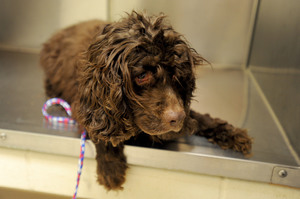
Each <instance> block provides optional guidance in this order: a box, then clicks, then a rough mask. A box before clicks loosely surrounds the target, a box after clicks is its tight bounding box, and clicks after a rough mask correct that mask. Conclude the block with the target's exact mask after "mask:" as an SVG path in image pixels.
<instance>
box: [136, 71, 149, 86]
mask: <svg viewBox="0 0 300 199" xmlns="http://www.w3.org/2000/svg"><path fill="white" fill-rule="evenodd" d="M152 79H153V76H152V73H151V72H150V71H148V72H144V73H142V74H140V75H138V76H137V77H136V78H135V82H136V83H137V84H138V85H140V86H143V85H145V84H149V83H150V82H151V80H152Z"/></svg>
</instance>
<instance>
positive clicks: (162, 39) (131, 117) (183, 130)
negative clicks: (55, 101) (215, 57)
mask: <svg viewBox="0 0 300 199" xmlns="http://www.w3.org/2000/svg"><path fill="white" fill-rule="evenodd" d="M204 61H205V60H204V59H203V58H202V57H201V56H200V55H199V54H197V52H196V51H195V50H194V49H192V48H191V47H190V46H189V44H188V43H187V41H186V40H185V39H184V38H183V36H182V35H180V34H179V33H177V32H176V31H174V30H173V28H172V26H170V25H169V24H168V23H167V22H166V21H165V16H164V15H159V16H146V15H144V14H140V13H136V12H132V13H131V14H128V16H127V17H126V18H123V19H122V20H120V21H119V22H115V23H107V22H104V21H98V20H94V21H88V22H83V23H80V24H77V25H74V26H71V27H69V28H66V29H63V30H61V31H60V32H58V33H56V34H55V35H54V36H53V37H52V38H50V40H49V41H47V42H46V43H45V44H44V46H43V49H42V51H41V58H40V62H41V65H42V67H43V68H44V71H45V76H46V78H45V88H46V94H47V96H48V97H60V98H63V99H65V100H66V101H68V102H69V103H70V104H71V107H72V109H73V113H74V114H73V117H74V119H76V120H77V122H78V123H79V125H80V127H81V128H85V129H86V130H87V131H88V134H89V137H90V138H91V140H92V141H93V142H94V143H95V146H96V150H97V156H96V160H97V163H98V166H97V174H98V181H99V183H100V184H103V185H104V186H105V187H106V188H107V189H108V190H111V189H121V188H122V184H123V183H124V181H125V171H126V169H127V164H126V157H125V155H124V153H123V149H124V142H125V141H126V140H129V139H130V138H132V137H138V136H139V135H147V136H148V138H149V139H151V140H153V141H161V140H170V139H175V138H178V137H180V136H183V135H200V136H204V137H207V138H208V140H209V141H210V142H213V143H216V144H218V145H219V146H220V147H221V148H222V149H233V150H235V151H239V152H242V153H243V154H244V155H249V154H250V151H251V144H252V141H251V138H250V137H249V136H248V135H247V132H246V130H243V129H239V128H235V127H233V126H232V125H230V124H228V123H227V122H226V121H223V120H220V119H214V118H211V117H210V116H209V115H208V114H205V115H202V114H200V113H196V112H194V111H192V110H190V102H191V99H192V96H193V95H192V93H193V91H194V89H195V75H194V68H195V67H196V66H197V65H201V64H202V63H203V62H204Z"/></svg>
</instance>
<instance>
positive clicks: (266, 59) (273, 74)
mask: <svg viewBox="0 0 300 199" xmlns="http://www.w3.org/2000/svg"><path fill="white" fill-rule="evenodd" d="M299 9H300V1H298V0H288V1H281V0H263V1H261V2H260V5H259V12H258V15H257V22H256V27H255V32H254V37H253V46H252V50H251V56H250V59H249V65H250V69H251V71H252V72H253V74H254V76H255V78H256V79H257V81H258V83H259V85H260V87H261V88H262V91H263V93H264V95H265V96H266V98H267V100H268V103H270V106H271V107H272V109H273V111H274V114H275V115H276V117H277V119H278V124H279V126H280V128H282V129H283V131H284V132H285V133H286V134H287V136H288V138H289V140H288V142H290V143H291V144H292V147H293V148H294V149H295V150H296V152H297V153H298V155H299V154H300V145H299V141H300V122H299V121H300V103H299V102H300V20H299V19H300V12H299Z"/></svg>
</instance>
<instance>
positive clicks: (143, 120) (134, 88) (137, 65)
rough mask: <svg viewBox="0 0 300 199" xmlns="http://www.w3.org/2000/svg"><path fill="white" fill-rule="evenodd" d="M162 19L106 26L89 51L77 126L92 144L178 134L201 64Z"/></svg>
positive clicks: (133, 17)
mask: <svg viewBox="0 0 300 199" xmlns="http://www.w3.org/2000/svg"><path fill="white" fill-rule="evenodd" d="M164 18H165V16H164V15H160V16H151V17H148V16H145V15H143V14H139V13H136V12H132V14H130V15H128V17H127V18H124V19H123V20H121V21H120V22H116V23H112V24H108V25H107V26H106V27H105V28H104V29H103V31H102V32H101V34H99V35H97V38H96V39H95V41H94V42H93V44H91V46H90V47H89V49H88V51H87V54H86V64H85V65H84V67H83V69H82V72H83V75H82V77H81V79H80V89H79V95H80V102H79V109H80V110H79V116H80V118H79V119H80V121H81V123H82V124H83V125H84V127H85V128H86V129H87V131H88V132H89V135H90V137H91V139H92V140H93V141H94V142H97V141H99V140H106V141H110V142H112V143H113V144H114V145H116V144H118V143H119V142H122V141H124V140H126V139H129V138H130V137H131V136H134V135H135V134H137V133H140V132H145V133H147V134H150V135H161V134H164V133H167V132H174V133H176V132H179V131H180V130H181V129H182V127H183V125H184V122H185V120H186V117H188V114H189V106H190V101H191V97H192V92H193V90H194V88H195V77H194V72H193V68H194V66H195V65H198V64H200V63H201V62H202V61H203V59H202V58H201V57H200V56H199V55H198V54H197V53H196V52H195V50H193V49H192V48H191V47H190V46H189V45H188V44H187V42H186V41H185V39H184V38H183V36H182V35H180V34H179V33H177V32H176V31H174V30H173V28H172V27H171V26H170V25H168V24H167V23H166V22H165V20H164Z"/></svg>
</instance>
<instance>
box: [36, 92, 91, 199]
mask: <svg viewBox="0 0 300 199" xmlns="http://www.w3.org/2000/svg"><path fill="white" fill-rule="evenodd" d="M55 104H59V105H61V106H62V107H63V108H64V109H65V110H66V112H67V114H68V115H69V117H59V116H52V115H49V114H48V112H47V109H48V108H49V107H50V106H52V105H55ZM42 112H43V115H44V116H45V118H46V120H48V121H49V122H50V123H53V124H57V123H62V124H75V123H76V121H75V120H73V119H72V118H71V116H72V112H71V107H70V105H69V104H68V103H67V102H66V101H64V100H63V99H60V98H52V99H49V100H47V101H46V103H45V104H44V106H43V108H42ZM85 141H86V131H83V132H82V133H81V140H80V155H79V161H78V171H77V183H76V188H75V192H74V195H73V199H76V197H77V192H78V186H79V181H80V176H81V173H82V167H83V160H84V152H85Z"/></svg>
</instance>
